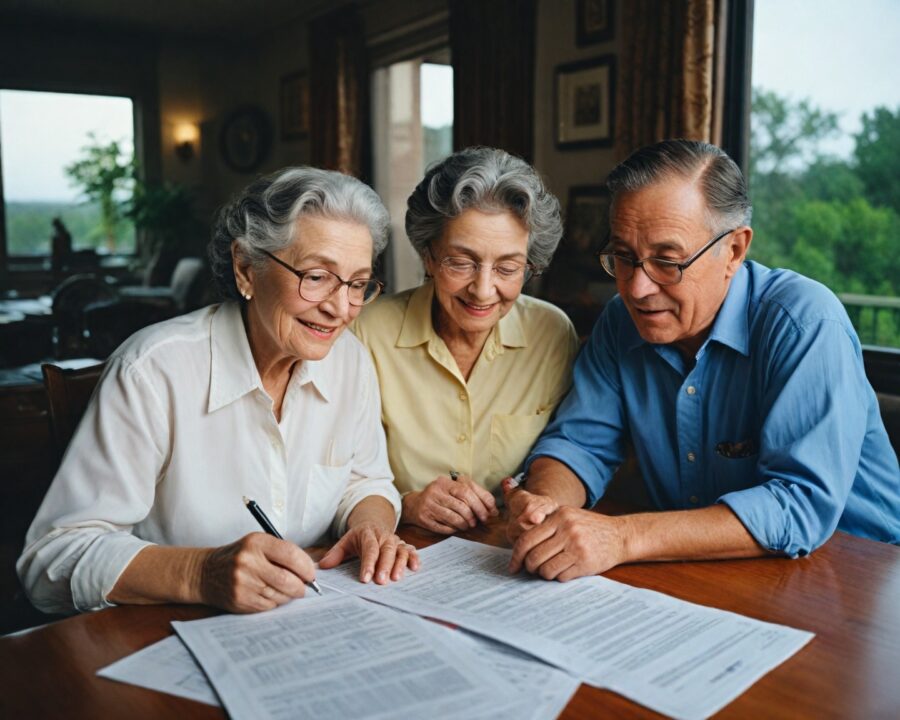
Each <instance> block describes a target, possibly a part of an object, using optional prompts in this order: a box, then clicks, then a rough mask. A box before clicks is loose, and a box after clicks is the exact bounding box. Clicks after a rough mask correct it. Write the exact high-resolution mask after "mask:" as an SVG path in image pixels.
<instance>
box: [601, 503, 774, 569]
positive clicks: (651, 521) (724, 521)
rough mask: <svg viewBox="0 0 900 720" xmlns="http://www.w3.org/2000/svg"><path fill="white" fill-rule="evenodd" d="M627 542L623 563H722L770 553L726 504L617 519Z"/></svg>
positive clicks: (626, 516)
mask: <svg viewBox="0 0 900 720" xmlns="http://www.w3.org/2000/svg"><path fill="white" fill-rule="evenodd" d="M615 521H616V522H617V523H619V524H620V528H621V534H622V538H623V540H624V555H625V557H624V559H623V560H622V561H621V562H643V561H659V560H719V559H725V558H744V557H760V556H764V555H768V554H770V553H769V552H768V551H767V550H765V549H764V548H763V547H762V546H761V545H759V544H758V543H757V542H756V540H754V538H753V536H752V535H751V534H750V533H749V532H747V529H746V528H745V527H744V526H743V524H742V523H741V521H740V520H738V518H737V516H736V515H735V514H734V513H733V512H732V511H731V510H730V509H729V508H728V507H727V506H725V505H713V506H711V507H707V508H701V509H698V510H676V511H669V512H656V513H639V514H635V515H624V516H621V517H618V518H615Z"/></svg>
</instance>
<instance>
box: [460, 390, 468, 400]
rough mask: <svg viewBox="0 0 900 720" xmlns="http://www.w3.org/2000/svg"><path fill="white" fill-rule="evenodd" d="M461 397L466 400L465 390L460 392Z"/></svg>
mask: <svg viewBox="0 0 900 720" xmlns="http://www.w3.org/2000/svg"><path fill="white" fill-rule="evenodd" d="M459 399H460V400H463V401H464V400H465V399H466V394H465V393H464V392H461V393H460V394H459Z"/></svg>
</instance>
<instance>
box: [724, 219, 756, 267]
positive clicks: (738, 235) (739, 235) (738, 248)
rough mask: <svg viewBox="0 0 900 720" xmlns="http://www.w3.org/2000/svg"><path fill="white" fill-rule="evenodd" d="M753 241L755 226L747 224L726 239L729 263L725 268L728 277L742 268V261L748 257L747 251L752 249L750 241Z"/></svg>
mask: <svg viewBox="0 0 900 720" xmlns="http://www.w3.org/2000/svg"><path fill="white" fill-rule="evenodd" d="M752 241H753V228H751V227H749V226H747V225H741V227H739V228H738V229H737V230H734V231H733V232H732V233H731V234H730V235H729V236H728V238H727V239H726V242H727V245H726V249H727V253H728V264H727V266H726V269H725V274H726V277H728V278H731V277H732V276H733V275H734V274H735V273H736V272H737V271H738V268H740V266H741V263H743V262H744V260H746V259H747V251H749V250H750V243H751V242H752Z"/></svg>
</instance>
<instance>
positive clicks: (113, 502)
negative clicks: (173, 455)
mask: <svg viewBox="0 0 900 720" xmlns="http://www.w3.org/2000/svg"><path fill="white" fill-rule="evenodd" d="M166 432H167V423H166V421H165V419H164V414H163V412H162V410H161V405H160V402H159V399H158V398H157V397H156V395H155V393H154V392H153V389H152V388H151V387H150V386H149V384H148V383H147V382H145V380H144V378H143V377H142V376H141V375H140V373H139V372H137V371H136V370H135V369H134V368H133V367H132V366H130V365H128V364H127V363H125V362H124V361H123V360H121V359H113V360H111V361H110V363H109V364H108V366H107V369H106V372H105V374H104V376H103V378H102V379H101V381H100V384H99V386H98V388H97V391H96V392H95V394H94V397H93V399H92V400H91V402H90V404H89V406H88V408H87V410H86V412H85V416H84V419H83V420H82V422H81V424H80V425H79V427H78V429H77V431H76V433H75V436H74V437H73V439H72V442H71V444H70V445H69V449H68V451H67V452H66V454H65V457H64V458H63V462H62V465H61V466H60V468H59V471H58V472H57V474H56V477H55V478H54V480H53V483H52V484H51V486H50V489H49V490H48V492H47V495H46V496H45V498H44V501H43V503H42V504H41V507H40V509H39V510H38V513H37V515H36V517H35V519H34V521H33V523H32V525H31V527H30V529H29V531H28V534H27V536H26V542H25V549H24V551H23V552H22V555H21V557H20V558H19V561H18V563H17V566H16V569H17V571H18V573H19V578H20V579H21V581H22V585H23V587H24V588H25V591H26V593H27V594H28V597H29V598H30V600H31V602H32V603H33V604H34V605H35V606H36V607H38V608H40V609H41V610H43V611H45V612H54V613H70V612H73V611H75V610H81V611H84V610H97V609H100V608H104V607H107V606H109V605H110V604H111V603H109V602H108V601H107V600H106V596H107V594H108V593H109V592H110V591H111V590H112V588H113V586H114V585H115V584H116V581H117V580H118V578H119V576H120V575H121V574H122V571H123V570H124V569H125V568H126V567H127V566H128V564H129V563H130V562H131V560H132V559H133V558H134V556H135V555H136V554H137V553H138V552H140V551H141V550H142V549H143V548H144V547H146V546H147V545H149V544H151V543H148V542H147V541H145V540H141V539H140V538H137V537H135V536H134V535H132V534H131V530H132V527H133V526H134V525H135V524H137V523H139V522H140V521H141V520H143V519H144V518H145V517H146V515H147V513H148V511H149V509H150V507H151V506H152V503H153V497H154V488H155V481H156V479H157V478H159V476H160V473H161V470H162V467H163V465H164V463H165V458H166V452H165V451H164V449H163V448H164V447H165V443H164V441H163V440H164V437H165V435H166Z"/></svg>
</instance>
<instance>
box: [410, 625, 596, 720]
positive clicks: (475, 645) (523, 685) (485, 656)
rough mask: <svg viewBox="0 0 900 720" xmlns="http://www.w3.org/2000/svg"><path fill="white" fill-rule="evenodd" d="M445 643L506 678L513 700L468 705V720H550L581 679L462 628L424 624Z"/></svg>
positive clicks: (559, 711)
mask: <svg viewBox="0 0 900 720" xmlns="http://www.w3.org/2000/svg"><path fill="white" fill-rule="evenodd" d="M427 627H428V628H429V629H430V631H431V632H432V633H434V634H436V635H437V636H438V637H440V638H442V639H443V641H444V642H448V643H451V644H461V645H463V646H464V647H466V648H468V649H469V650H470V651H471V652H473V653H475V654H476V655H478V656H479V657H480V658H481V659H482V660H483V661H484V662H485V663H486V664H487V665H488V666H490V667H491V668H492V669H493V670H495V671H496V672H498V673H499V674H500V675H502V676H503V677H504V678H505V679H506V680H508V681H509V682H510V683H511V684H512V685H513V687H514V688H515V691H516V700H515V701H513V702H511V703H510V704H508V705H506V706H504V707H497V706H496V705H495V706H494V707H486V708H477V707H473V708H469V711H468V712H467V713H466V718H467V720H469V719H471V720H482V718H483V719H484V720H548V719H550V720H552V718H555V717H556V716H557V715H559V714H560V713H561V712H562V711H563V710H564V709H565V707H566V705H568V703H569V700H571V699H572V696H573V695H574V694H575V692H576V691H577V690H578V687H579V686H580V685H581V681H580V680H578V679H577V678H575V677H573V676H572V675H570V674H569V673H567V672H563V671H562V670H557V669H556V668H555V667H553V666H552V665H548V664H547V663H545V662H541V661H540V660H536V659H534V658H533V657H531V656H530V655H526V654H525V653H523V652H521V651H520V650H516V649H515V648H513V647H510V646H509V645H504V644H503V643H499V642H496V641H494V640H490V639H489V638H485V637H480V636H478V635H473V634H471V633H468V632H466V631H465V630H461V629H457V630H451V629H450V628H447V627H444V626H443V625H438V624H437V623H431V622H429V623H427Z"/></svg>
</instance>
